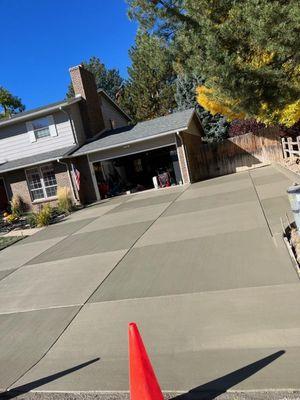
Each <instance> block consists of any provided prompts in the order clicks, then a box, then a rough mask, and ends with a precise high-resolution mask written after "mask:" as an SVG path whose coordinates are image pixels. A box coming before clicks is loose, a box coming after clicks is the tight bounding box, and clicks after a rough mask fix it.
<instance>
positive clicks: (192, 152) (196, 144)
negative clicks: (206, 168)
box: [181, 132, 203, 182]
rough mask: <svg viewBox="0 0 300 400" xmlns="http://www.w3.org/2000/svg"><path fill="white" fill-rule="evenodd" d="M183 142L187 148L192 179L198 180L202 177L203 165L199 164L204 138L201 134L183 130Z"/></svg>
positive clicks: (193, 180) (192, 180)
mask: <svg viewBox="0 0 300 400" xmlns="http://www.w3.org/2000/svg"><path fill="white" fill-rule="evenodd" d="M181 135H182V139H183V143H184V145H185V150H186V159H187V164H188V168H189V173H190V181H191V182H196V181H198V180H200V179H201V178H202V175H201V167H200V166H199V164H198V156H199V153H200V151H201V149H202V145H203V143H202V139H201V136H200V135H196V134H191V133H189V132H183V133H182V134H181Z"/></svg>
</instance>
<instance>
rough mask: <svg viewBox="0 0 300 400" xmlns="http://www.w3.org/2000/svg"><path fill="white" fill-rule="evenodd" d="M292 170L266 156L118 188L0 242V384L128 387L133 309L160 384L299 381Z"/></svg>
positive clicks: (245, 385)
mask: <svg viewBox="0 0 300 400" xmlns="http://www.w3.org/2000/svg"><path fill="white" fill-rule="evenodd" d="M290 184H291V181H290V180H289V178H288V177H287V176H286V175H285V174H283V173H282V172H281V171H280V170H278V169H277V168H275V167H273V166H267V167H263V168H258V169H255V170H251V171H250V172H240V173H237V174H233V175H227V176H224V177H219V178H215V179H210V180H207V181H204V182H199V183H196V184H193V185H190V186H181V187H176V188H168V189H164V190H158V191H154V190H153V191H149V192H144V193H139V194H135V195H130V196H121V197H118V198H114V199H111V200H105V201H102V202H101V203H99V204H95V205H92V206H90V207H87V208H85V209H83V210H81V211H78V212H76V213H74V214H72V215H71V216H70V217H68V218H67V220H65V221H64V222H61V223H58V224H56V225H53V226H50V227H48V228H46V229H44V230H42V231H40V232H38V233H37V234H35V235H33V236H31V237H28V238H26V239H24V240H22V241H20V242H19V243H16V244H15V245H13V246H11V247H9V248H7V249H5V250H4V251H1V252H0V332H1V336H0V389H1V390H2V391H5V390H7V389H12V388H17V389H19V390H24V391H28V390H35V391H39V392H40V391H50V392H51V391H52V392H55V391H103V392H104V391H112V392H117V391H127V390H128V354H127V352H128V349H127V346H128V344H127V327H128V323H129V322H131V321H135V322H136V323H137V324H138V326H139V329H140V331H141V333H142V336H143V339H144V342H145V344H146V347H147V349H148V351H149V354H150V357H151V359H152V361H153V365H154V368H155V370H156V372H157V376H158V379H159V381H160V384H161V386H162V389H163V390H166V391H183V392H185V391H190V390H191V389H193V388H199V389H198V390H205V391H208V390H220V392H222V391H225V390H272V391H273V390H286V389H295V390H296V389H300V383H299V373H300V366H299V365H300V361H299V360H300V344H299V342H300V340H299V339H300V312H299V304H300V286H299V279H298V276H297V273H296V271H295V269H294V267H293V265H292V262H291V260H290V258H289V254H288V252H287V250H286V248H285V245H284V242H283V240H282V237H281V236H282V235H281V223H280V217H282V216H285V214H286V212H288V210H289V203H288V199H287V196H286V189H287V187H288V186H289V185H290ZM25 389H26V390H25ZM194 398H197V396H196V397H194Z"/></svg>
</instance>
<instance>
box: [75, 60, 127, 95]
mask: <svg viewBox="0 0 300 400" xmlns="http://www.w3.org/2000/svg"><path fill="white" fill-rule="evenodd" d="M82 64H83V65H84V66H85V68H86V69H87V70H89V71H90V72H92V73H93V75H94V77H95V81H96V86H97V89H103V90H105V92H106V93H107V94H108V95H109V96H110V97H111V98H112V99H115V97H116V94H117V92H118V90H119V89H120V87H121V85H122V84H123V79H122V78H121V76H120V74H119V71H118V70H117V69H114V68H113V69H108V68H106V66H105V65H104V64H103V63H102V62H101V60H100V59H99V58H98V57H91V58H90V59H89V60H88V61H83V62H82ZM73 96H74V89H73V86H72V84H71V83H70V85H69V87H68V92H67V97H68V98H69V97H73Z"/></svg>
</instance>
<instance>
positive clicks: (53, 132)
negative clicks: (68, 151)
mask: <svg viewBox="0 0 300 400" xmlns="http://www.w3.org/2000/svg"><path fill="white" fill-rule="evenodd" d="M44 118H46V119H47V120H48V130H49V135H47V136H43V137H40V138H38V137H37V135H36V132H38V131H41V130H44V129H46V127H45V128H38V129H34V127H33V123H34V121H35V120H39V119H44ZM26 127H27V132H28V134H29V139H30V141H31V143H33V142H37V141H40V140H43V139H49V138H50V137H54V136H57V135H58V134H57V129H56V124H55V121H54V118H53V115H46V116H44V117H40V118H35V119H33V120H31V121H27V122H26Z"/></svg>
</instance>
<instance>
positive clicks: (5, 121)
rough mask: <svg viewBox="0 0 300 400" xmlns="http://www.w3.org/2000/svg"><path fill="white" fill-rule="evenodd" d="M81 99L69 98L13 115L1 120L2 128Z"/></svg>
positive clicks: (0, 125)
mask: <svg viewBox="0 0 300 400" xmlns="http://www.w3.org/2000/svg"><path fill="white" fill-rule="evenodd" d="M81 99H82V98H81V97H80V96H78V97H72V98H69V99H65V100H61V101H56V102H55V103H50V104H47V105H46V106H41V107H37V108H34V109H31V110H26V111H22V112H19V113H17V114H14V115H12V116H11V117H9V118H3V119H1V120H0V128H1V127H2V126H5V125H7V124H11V123H14V122H16V121H18V120H20V119H24V118H27V117H31V116H34V115H35V114H38V113H41V112H47V110H52V109H55V108H59V107H65V106H68V105H70V104H73V103H76V102H79V101H81Z"/></svg>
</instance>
